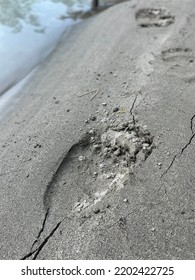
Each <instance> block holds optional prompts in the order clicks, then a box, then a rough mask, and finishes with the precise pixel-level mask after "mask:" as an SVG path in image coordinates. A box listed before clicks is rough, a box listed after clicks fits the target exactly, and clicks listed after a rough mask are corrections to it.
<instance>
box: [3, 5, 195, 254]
mask: <svg viewBox="0 0 195 280" xmlns="http://www.w3.org/2000/svg"><path fill="white" fill-rule="evenodd" d="M179 4H180V9H179V10H178V1H175V0H172V1H169V2H167V1H165V0H163V1H154V0H149V1H147V3H145V1H144V0H140V1H137V0H132V1H130V2H125V3H121V4H118V5H117V6H113V7H111V8H109V9H107V10H105V11H104V12H102V13H100V14H98V15H96V16H94V17H92V18H89V19H87V20H86V21H83V22H82V23H81V24H79V25H77V26H74V28H72V29H71V32H70V33H69V34H68V40H66V41H62V42H61V43H60V44H59V45H58V47H57V48H56V50H55V51H54V52H53V53H52V55H50V56H49V58H48V59H47V60H45V61H44V63H43V64H41V65H40V66H39V68H38V69H37V71H36V73H35V75H33V78H32V79H30V81H29V82H28V83H27V84H26V85H25V86H24V87H23V88H22V90H21V96H22V98H21V102H20V103H19V104H18V105H17V106H16V107H15V109H14V110H13V111H12V112H11V113H10V114H9V116H7V117H6V118H5V119H4V120H3V121H1V122H0V129H1V132H2V133H1V135H0V141H1V145H0V154H1V158H0V166H1V169H0V185H1V193H0V213H1V214H0V221H1V222H0V223H1V224H0V225H1V228H2V231H1V232H0V240H1V252H0V258H1V259H22V258H23V259H194V258H195V255H194V250H193V248H194V240H193V236H194V216H193V209H194V192H193V178H194V175H193V174H194V162H195V158H194V153H193V138H194V123H193V121H194V107H195V106H194V105H195V98H194V79H193V77H194V73H195V64H194V62H193V61H194V57H195V50H194V45H195V37H194V36H193V34H192V31H191V26H193V24H194V21H195V20H194V18H193V17H192V16H189V14H190V11H191V10H192V9H193V8H194V6H195V4H194V2H193V0H187V1H186V0H185V1H184V0H180V1H179ZM165 8H166V10H164V9H165ZM143 9H144V10H143ZM151 13H152V15H153V16H152V17H151ZM164 13H165V14H164ZM154 14H155V16H154ZM187 15H188V16H187ZM189 19H190V21H189ZM189 22H190V23H189ZM190 139H191V140H190ZM186 188H187V191H186ZM39 233H40V234H39ZM51 233H53V234H52V235H51ZM37 236H38V237H37ZM45 241H47V242H45ZM44 242H45V243H44ZM43 245H44V246H43ZM34 251H35V252H34ZM33 252H34V253H33Z"/></svg>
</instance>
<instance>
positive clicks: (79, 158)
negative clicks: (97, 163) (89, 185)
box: [78, 156, 86, 161]
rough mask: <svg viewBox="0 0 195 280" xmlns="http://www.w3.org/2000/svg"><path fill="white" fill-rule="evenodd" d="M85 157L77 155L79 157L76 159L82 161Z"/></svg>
mask: <svg viewBox="0 0 195 280" xmlns="http://www.w3.org/2000/svg"><path fill="white" fill-rule="evenodd" d="M85 159H86V158H85V157H84V156H79V157H78V160H79V161H84V160H85Z"/></svg>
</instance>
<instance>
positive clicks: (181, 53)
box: [162, 48, 193, 62]
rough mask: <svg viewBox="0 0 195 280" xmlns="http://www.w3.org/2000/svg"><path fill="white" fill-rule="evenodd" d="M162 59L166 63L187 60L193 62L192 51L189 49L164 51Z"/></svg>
mask: <svg viewBox="0 0 195 280" xmlns="http://www.w3.org/2000/svg"><path fill="white" fill-rule="evenodd" d="M162 59H163V60H164V61H176V60H181V59H182V60H185V61H188V62H193V56H192V50H191V49H189V48H172V49H168V50H165V51H162Z"/></svg>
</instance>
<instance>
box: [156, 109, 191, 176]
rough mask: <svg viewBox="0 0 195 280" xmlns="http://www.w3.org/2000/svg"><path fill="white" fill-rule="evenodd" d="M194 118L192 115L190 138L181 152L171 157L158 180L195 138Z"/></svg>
mask: <svg viewBox="0 0 195 280" xmlns="http://www.w3.org/2000/svg"><path fill="white" fill-rule="evenodd" d="M194 118H195V115H193V116H192V118H191V120H190V129H191V132H192V136H191V137H190V139H189V141H188V143H187V144H186V145H185V146H184V147H183V148H182V149H181V151H180V152H179V153H177V154H176V155H175V156H174V157H173V159H172V161H171V163H170V164H169V166H168V167H167V169H166V170H165V171H164V172H163V174H162V175H161V176H160V178H162V177H163V176H164V175H165V174H167V173H168V171H169V170H170V168H171V167H172V166H173V164H174V162H175V160H176V158H179V157H180V156H181V155H182V154H183V153H184V151H185V150H186V149H187V148H188V146H189V145H190V144H191V143H192V140H193V139H194V137H195V133H194V130H193V120H194Z"/></svg>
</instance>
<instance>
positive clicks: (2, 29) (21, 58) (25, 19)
mask: <svg viewBox="0 0 195 280" xmlns="http://www.w3.org/2000/svg"><path fill="white" fill-rule="evenodd" d="M90 4H91V3H90V0H0V62H1V63H0V73H1V75H0V95H1V94H2V93H3V92H5V91H6V90H7V89H9V88H10V87H11V86H13V85H15V84H16V83H17V82H18V81H20V80H21V79H22V78H24V77H25V76H26V75H27V74H28V73H29V72H30V71H31V70H32V69H33V68H34V67H35V66H36V65H37V64H38V63H40V61H41V60H43V59H44V58H45V57H46V56H47V55H48V54H49V53H50V52H51V51H52V50H53V49H54V47H55V46H56V43H57V42H58V41H59V39H60V37H61V35H62V34H63V33H64V31H65V30H66V29H67V27H68V26H70V25H72V24H74V23H75V22H77V21H78V20H75V19H73V18H72V17H71V15H72V13H74V12H75V13H78V12H79V11H86V10H89V9H90Z"/></svg>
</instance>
